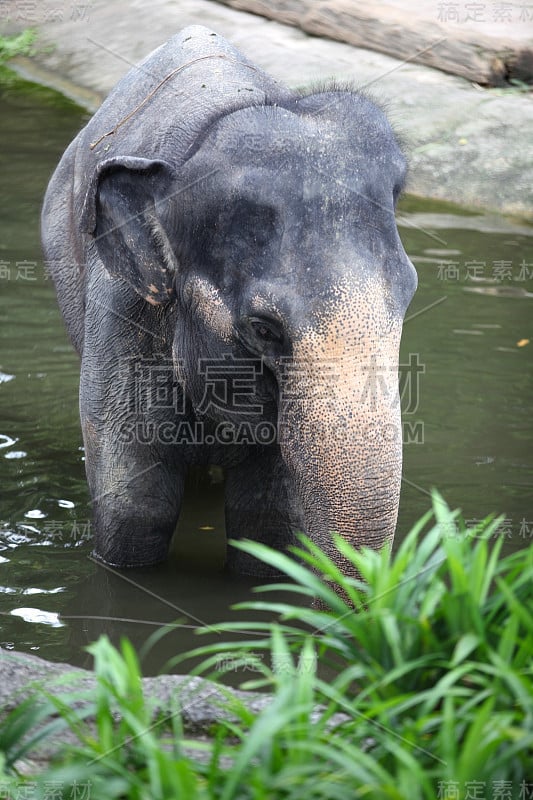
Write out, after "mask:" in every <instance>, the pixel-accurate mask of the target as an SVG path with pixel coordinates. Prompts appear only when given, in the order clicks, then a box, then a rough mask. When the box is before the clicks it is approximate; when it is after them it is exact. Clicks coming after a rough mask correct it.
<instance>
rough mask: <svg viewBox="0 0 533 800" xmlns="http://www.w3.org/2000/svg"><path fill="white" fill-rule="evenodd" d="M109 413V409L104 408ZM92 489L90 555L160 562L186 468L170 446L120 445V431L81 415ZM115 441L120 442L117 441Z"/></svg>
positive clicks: (123, 562) (122, 562)
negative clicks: (178, 460)
mask: <svg viewBox="0 0 533 800" xmlns="http://www.w3.org/2000/svg"><path fill="white" fill-rule="evenodd" d="M107 412H108V414H109V415H110V416H112V415H113V410H112V409H109V408H108V410H107ZM82 428H83V434H84V441H85V458H86V471H87V479H88V482H89V488H90V493H91V506H92V519H93V523H92V525H93V534H94V553H93V554H94V556H95V557H96V558H98V559H99V560H101V561H104V562H105V563H107V564H111V565H113V566H116V567H138V566H147V565H150V564H156V563H158V562H160V561H163V560H164V559H165V558H166V557H167V554H168V549H169V546H170V541H171V538H172V535H173V533H174V530H175V527H176V524H177V520H178V516H179V512H180V507H181V501H182V496H183V488H184V470H183V469H179V468H178V467H177V465H176V463H175V460H176V459H175V455H174V453H173V452H172V450H173V448H171V447H156V448H154V447H153V446H151V445H149V444H142V443H140V442H137V441H128V442H127V446H123V445H122V446H121V444H120V437H121V436H123V435H124V433H123V432H121V431H120V430H118V431H117V430H116V429H112V430H109V428H108V429H107V430H102V426H101V425H99V424H97V423H96V424H95V419H94V417H91V416H90V415H87V414H83V415H82ZM117 440H118V441H117Z"/></svg>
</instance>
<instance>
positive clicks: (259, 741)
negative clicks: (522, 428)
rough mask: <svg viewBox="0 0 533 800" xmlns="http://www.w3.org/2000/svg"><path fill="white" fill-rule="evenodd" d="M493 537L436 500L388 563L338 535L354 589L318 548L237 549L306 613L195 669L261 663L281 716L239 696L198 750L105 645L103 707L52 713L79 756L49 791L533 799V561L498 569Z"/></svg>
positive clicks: (18, 733) (265, 607)
mask: <svg viewBox="0 0 533 800" xmlns="http://www.w3.org/2000/svg"><path fill="white" fill-rule="evenodd" d="M498 523H499V521H498V520H494V519H491V518H488V519H487V520H486V521H485V522H484V523H482V524H480V525H478V526H477V527H476V528H475V529H474V530H470V531H466V530H465V528H464V525H463V524H462V523H461V521H460V520H459V519H458V515H457V514H456V513H452V512H450V511H449V509H448V508H447V506H446V504H445V503H444V501H443V500H442V498H441V497H440V496H439V495H438V494H437V493H435V494H434V498H433V511H432V512H429V513H428V514H426V515H425V517H424V518H423V519H422V520H420V522H419V523H418V524H417V525H416V526H415V527H414V529H413V530H412V531H411V532H410V534H409V535H408V537H407V538H406V539H405V540H404V542H403V543H402V544H401V545H400V547H399V549H398V551H397V553H396V554H395V556H394V557H393V558H391V557H390V555H389V554H388V553H387V552H385V551H383V552H379V553H377V552H374V551H371V550H362V551H355V550H354V549H353V548H352V547H351V546H350V545H349V544H347V543H346V542H345V541H343V540H342V539H340V538H336V545H337V547H338V549H339V550H340V551H341V552H342V553H343V555H344V556H345V557H346V558H348V559H349V560H350V561H351V562H352V563H353V564H354V565H355V566H356V567H357V569H358V571H359V575H360V578H359V579H354V578H346V577H344V576H343V575H341V574H340V573H339V571H338V569H337V567H336V566H335V564H334V563H333V562H332V561H331V560H330V559H329V558H328V557H327V556H326V555H324V553H322V552H321V551H320V550H319V549H318V548H316V547H315V546H314V545H313V543H312V542H310V541H309V540H308V539H306V538H305V537H302V538H301V545H300V547H299V548H298V552H297V554H298V556H299V561H295V560H292V559H291V558H289V557H287V556H286V555H283V554H280V553H278V552H275V551H272V550H270V549H269V548H267V547H265V546H263V545H259V544H257V543H250V542H248V543H242V544H241V545H240V546H241V547H242V548H243V549H244V550H246V552H249V553H253V554H254V555H255V556H257V557H259V558H262V559H263V560H264V561H265V562H266V563H268V564H271V565H272V566H274V567H276V568H277V569H280V570H281V571H282V572H284V573H285V574H286V575H287V576H288V577H289V578H290V579H291V581H292V582H291V583H287V584H285V585H284V588H286V589H287V590H289V591H290V592H292V594H293V596H294V603H293V604H291V603H289V602H283V603H280V602H276V601H268V600H267V599H263V600H261V601H257V602H254V603H248V604H246V605H244V606H242V609H243V611H246V610H248V609H250V608H253V609H254V610H261V611H264V612H265V614H266V615H267V616H266V619H265V621H264V622H253V623H252V622H249V623H243V622H240V623H238V624H223V625H220V626H219V630H220V631H221V632H226V633H229V632H232V633H234V632H235V631H236V630H242V629H243V628H245V629H246V630H247V631H248V632H251V633H254V632H255V634H256V636H255V637H250V636H247V637H246V640H245V641H241V642H237V643H235V642H233V643H232V644H231V645H228V644H225V645H218V644H217V645H216V646H215V645H211V646H207V647H203V648H200V649H198V650H197V651H196V655H199V654H200V655H201V656H202V657H203V659H204V661H203V664H202V666H201V668H199V671H203V672H204V673H205V672H206V671H209V670H211V673H212V674H215V675H216V674H218V673H220V669H219V670H218V671H217V670H214V672H213V667H215V665H216V666H218V667H219V666H220V663H221V658H220V656H221V655H224V657H225V658H226V659H229V660H231V659H239V661H240V663H245V664H248V665H251V666H252V669H253V672H252V673H250V674H251V679H250V680H248V681H247V684H246V688H256V689H257V688H261V689H268V691H269V692H270V693H271V702H270V703H269V704H267V705H266V706H265V707H264V708H263V710H261V711H258V712H257V713H255V712H252V711H251V710H250V709H249V708H248V707H247V706H245V705H244V704H242V703H241V702H240V701H237V700H236V699H235V698H232V699H231V700H228V707H227V711H230V712H231V714H230V715H227V714H226V715H225V719H221V721H220V722H219V724H217V726H216V730H215V731H214V735H213V740H212V741H209V742H208V741H205V740H188V739H187V738H186V737H185V735H184V732H183V728H182V724H181V719H180V710H179V708H178V707H177V706H176V708H174V709H172V710H171V713H170V714H169V715H168V716H166V717H165V718H161V717H157V716H156V715H155V714H154V710H153V709H152V708H150V706H149V704H147V702H146V701H145V699H144V698H143V694H142V683H141V679H140V670H139V665H138V662H137V657H136V654H135V652H134V651H133V648H132V647H131V645H130V644H129V643H128V642H127V641H124V642H122V645H121V650H120V652H119V651H117V650H116V649H114V648H113V647H112V646H111V644H110V643H109V641H108V640H107V639H105V638H102V639H100V640H99V641H98V642H96V643H95V644H93V645H92V646H91V648H90V651H91V653H92V654H93V656H94V658H95V671H96V675H97V680H98V691H97V692H96V696H95V697H93V698H92V701H91V703H89V705H87V703H86V704H85V705H84V706H83V711H81V710H80V711H78V710H77V709H76V708H75V707H73V703H72V702H71V701H64V700H57V699H54V698H51V697H49V698H48V700H49V702H50V703H53V704H54V706H55V709H56V711H58V712H59V714H60V717H61V719H62V720H64V721H66V722H67V723H68V725H69V726H70V727H71V729H72V730H73V731H74V732H75V733H76V734H77V736H78V738H79V740H80V743H81V744H80V747H79V748H77V749H75V750H73V751H71V752H70V754H68V755H66V756H63V757H62V762H61V764H60V765H59V766H54V767H50V768H49V769H48V770H47V771H46V772H45V773H44V774H42V775H41V776H39V777H38V786H39V787H41V789H40V790H41V791H42V792H43V796H44V786H45V782H46V781H50V780H51V779H54V780H56V781H61V780H62V781H65V783H66V785H68V782H69V781H70V782H72V781H73V780H78V781H80V780H83V779H85V780H90V781H91V785H92V787H93V790H94V792H95V793H96V794H95V796H98V797H100V796H101V797H106V798H132V799H133V800H140V799H141V798H143V799H144V798H150V800H159V798H161V799H162V798H170V797H172V798H182V797H183V798H191V800H196V799H197V798H198V800H204V798H216V799H217V800H247V799H248V798H254V799H255V798H257V799H258V800H267V798H268V799H269V800H270V798H276V799H277V798H280V800H296V799H297V798H298V800H301V798H303V797H305V798H306V800H307V798H309V800H312V799H313V798H328V800H336V798H339V800H344V798H346V800H348V798H349V799H350V800H352V799H353V798H363V797H365V798H366V797H368V798H373V799H374V798H376V799H377V800H381V799H382V798H383V799H385V798H391V799H392V798H396V799H397V800H403V799H404V798H405V800H407V798H409V800H417V798H421V800H422V799H423V800H426V798H427V799H428V800H429V799H430V798H431V800H434V798H435V797H438V796H440V797H446V794H444V793H443V792H444V791H445V787H446V786H447V785H448V784H447V782H449V785H450V786H451V785H452V784H453V787H454V792H455V793H454V795H453V796H454V798H458V800H462V798H466V797H467V796H468V792H469V786H471V785H473V784H474V783H475V782H478V783H479V782H481V783H483V785H484V786H485V787H486V792H487V797H488V796H490V794H489V790H490V787H491V786H496V785H498V786H503V785H504V784H505V787H506V795H505V797H506V798H507V797H513V798H515V797H516V798H519V797H521V798H524V797H527V796H529V795H528V794H525V793H524V792H527V791H529V792H531V791H532V790H533V785H532V784H531V783H529V784H527V781H531V780H533V776H532V772H531V765H532V764H533V724H532V722H533V679H532V678H533V675H532V660H531V656H532V653H533V604H532V597H531V589H530V586H531V579H532V577H533V547H530V548H529V549H524V550H522V551H520V552H517V553H514V554H512V555H510V556H506V557H501V545H502V541H501V539H495V538H494V534H495V532H496V530H497V527H498ZM279 588H280V586H279V584H275V585H272V586H267V587H263V588H262V589H261V591H262V592H263V593H264V594H266V595H267V596H268V592H270V591H272V590H274V589H276V590H279ZM309 598H314V600H315V605H309ZM302 600H304V601H305V604H304V605H302ZM273 620H274V621H273ZM190 655H191V654H187V656H186V657H190ZM233 663H235V662H233ZM24 713H29V712H28V711H26V712H24V711H23V712H21V713H18V711H17V712H14V716H12V717H11V718H9V719H8V721H7V723H4V725H6V724H7V728H4V731H7V732H8V735H7V737H6V735H5V734H4V735H3V738H2V739H1V740H0V744H1V746H2V749H3V750H4V752H5V753H6V758H5V762H4V765H5V769H6V770H8V771H9V770H12V769H13V767H14V766H15V760H14V759H15V756H17V757H19V756H18V753H20V747H19V745H18V742H19V743H20V740H21V739H22V738H23V736H22V734H23V733H24V730H23V729H25V726H27V728H28V729H29V728H32V727H33V725H34V723H35V722H36V720H33V719H32V718H31V714H30V715H29V716H28V717H24ZM17 714H18V716H17ZM88 714H91V716H92V717H93V718H94V729H90V728H88V727H87V724H86V721H85V720H86V717H87V715H88ZM17 726H18V727H17ZM27 732H28V731H27V730H26V732H25V735H26V736H27ZM6 742H7V746H6ZM502 782H503V783H502ZM443 787H444V789H443ZM524 787H525V788H524ZM528 787H529V788H528ZM39 796H40V795H39ZM65 796H68V795H67V794H65Z"/></svg>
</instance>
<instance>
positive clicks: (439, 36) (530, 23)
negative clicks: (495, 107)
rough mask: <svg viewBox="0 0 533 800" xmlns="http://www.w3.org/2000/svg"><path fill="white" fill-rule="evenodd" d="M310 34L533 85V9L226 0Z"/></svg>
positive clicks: (500, 81) (395, 1)
mask: <svg viewBox="0 0 533 800" xmlns="http://www.w3.org/2000/svg"><path fill="white" fill-rule="evenodd" d="M219 2H222V3H224V4H225V5H228V6H231V7H232V8H236V9H240V10H243V11H250V12H252V13H254V14H259V15H261V16H264V17H268V18H269V19H274V20H277V21H278V22H285V23H288V24H290V25H295V26H297V27H299V28H301V29H302V30H303V31H305V32H306V33H310V34H314V35H317V36H326V37H329V38H331V39H337V40H339V41H342V42H346V43H348V44H351V45H355V46H356V47H364V48H366V49H368V50H377V51H379V52H381V53H386V54H387V55H390V56H392V57H394V58H398V59H401V60H404V61H409V62H410V61H413V62H417V63H419V64H425V65H426V66H430V67H435V68H436V69H440V70H442V71H443V72H450V73H452V74H454V75H460V76H462V77H464V78H467V79H468V80H471V81H474V82H476V83H480V84H483V85H489V86H502V85H505V84H506V83H508V81H509V80H510V79H511V78H516V79H518V80H521V81H524V82H533V6H528V5H522V6H520V5H516V4H511V3H495V2H491V3H480V2H478V3H469V2H466V0H463V2H438V1H437V0H436V1H435V2H433V1H432V0H421V1H420V2H417V0H388V1H385V2H379V3H363V2H354V0H219Z"/></svg>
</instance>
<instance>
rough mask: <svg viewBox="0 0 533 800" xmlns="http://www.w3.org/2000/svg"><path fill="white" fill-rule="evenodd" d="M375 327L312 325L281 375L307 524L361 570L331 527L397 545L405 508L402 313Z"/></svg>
mask: <svg viewBox="0 0 533 800" xmlns="http://www.w3.org/2000/svg"><path fill="white" fill-rule="evenodd" d="M383 319H384V317H383ZM374 331H376V329H375V328H374ZM377 331H379V333H378V332H377ZM377 331H376V332H375V333H374V334H372V335H365V333H366V331H363V332H362V335H361V336H352V337H349V338H348V337H346V326H345V325H344V324H343V325H340V326H339V325H335V326H333V327H332V326H330V327H329V330H328V331H325V332H324V331H322V332H319V333H318V334H317V333H316V331H308V332H307V333H306V335H304V336H303V337H302V338H301V339H300V341H299V342H298V346H297V347H295V352H294V359H293V362H292V366H291V372H292V376H291V377H288V378H287V380H286V381H284V383H283V384H282V392H281V400H280V415H279V428H280V441H281V449H282V454H283V457H284V460H285V462H286V464H287V465H288V467H289V469H290V471H291V473H292V475H293V479H294V482H295V485H296V487H297V491H298V495H299V500H300V504H301V507H302V511H303V518H304V522H305V529H306V533H307V534H308V535H309V536H310V538H311V539H312V540H313V541H314V542H315V543H316V544H317V545H318V546H319V547H320V548H321V549H322V550H323V551H324V552H326V553H327V554H329V555H331V556H332V557H333V560H334V561H335V563H336V564H337V565H338V566H339V567H340V568H341V570H342V571H343V572H344V573H345V574H356V570H355V569H354V567H353V565H351V564H349V563H348V562H346V561H345V560H344V559H343V558H341V557H340V555H339V553H338V551H337V550H336V549H335V547H334V545H333V541H332V536H331V533H332V532H337V533H339V534H340V535H341V536H343V537H344V538H345V539H346V540H347V541H348V542H349V543H350V544H352V545H353V546H354V547H360V546H363V545H364V546H368V547H372V548H375V549H377V548H380V547H382V546H383V545H384V544H387V543H388V544H392V540H393V537H394V531H395V527H396V520H397V515H398V506H399V498H400V482H401V470H402V434H401V413H400V402H399V392H398V352H399V343H400V336H401V320H397V321H393V323H392V324H391V323H390V321H388V324H387V325H379V327H378V328H377Z"/></svg>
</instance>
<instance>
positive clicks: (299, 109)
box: [42, 26, 416, 574]
mask: <svg viewBox="0 0 533 800" xmlns="http://www.w3.org/2000/svg"><path fill="white" fill-rule="evenodd" d="M165 79H166V80H165ZM162 81H164V82H163V83H161V82H162ZM126 117H127V119H126ZM118 123H121V124H120V125H119V124H118ZM113 129H114V132H113V133H109V132H110V131H111V130H113ZM104 134H108V135H107V136H105V135H104ZM95 143H96V144H95ZM404 175H405V161H404V158H403V156H402V154H401V152H400V149H399V147H398V144H397V141H396V139H395V137H394V135H393V133H392V131H391V129H390V127H389V124H388V122H387V120H386V118H385V116H384V115H383V113H382V112H381V111H380V110H379V109H378V108H377V107H376V106H375V105H373V103H371V102H370V101H369V100H368V99H367V98H365V97H364V96H362V95H360V94H358V93H356V92H354V91H351V90H349V89H339V88H330V89H327V88H326V89H323V90H321V91H316V92H312V93H308V94H305V93H297V92H292V91H289V90H288V89H286V88H284V87H282V86H280V85H279V84H277V83H276V82H275V81H274V80H273V79H272V78H270V77H269V76H268V75H266V74H264V73H263V72H262V71H261V70H259V69H258V68H256V67H255V66H253V65H252V64H251V63H250V62H249V61H247V60H246V59H245V58H244V57H243V56H242V55H241V54H240V53H238V52H237V51H236V50H234V49H233V48H232V47H231V46H230V45H229V44H228V43H227V42H225V41H224V40H223V39H221V38H220V37H219V36H217V35H216V34H214V33H212V32H210V31H208V30H206V29H205V28H203V27H199V26H195V27H191V28H187V29H186V30H184V31H182V32H181V33H180V34H179V35H177V36H175V37H174V38H172V39H171V40H170V41H169V42H168V43H167V44H166V45H164V46H162V47H161V48H159V49H158V50H156V51H155V52H154V53H152V54H151V55H150V56H148V58H147V59H146V60H145V61H144V62H142V64H140V65H139V66H138V67H136V68H134V69H132V70H131V71H130V72H129V73H128V74H127V75H126V77H125V78H124V79H123V80H122V81H121V82H120V83H119V84H118V86H117V87H116V88H115V90H114V91H113V92H112V93H111V95H110V96H109V97H108V98H107V100H106V101H105V102H104V104H103V105H102V107H101V108H100V110H99V111H98V112H97V114H95V116H94V117H93V118H92V119H91V121H90V122H89V124H88V125H87V126H86V127H85V128H84V129H83V130H82V131H81V133H80V134H79V135H78V136H77V138H76V139H75V140H74V142H73V143H72V144H71V145H70V147H69V148H68V150H67V151H66V153H65V155H64V156H63V158H62V160H61V162H60V164H59V166H58V168H57V170H56V172H55V174H54V176H53V177H52V180H51V182H50V185H49V187H48V191H47V194H46V199H45V203H44V209H43V216H42V238H43V246H44V251H45V257H46V259H47V260H48V261H49V269H50V272H51V274H52V276H53V278H54V281H55V285H56V288H57V295H58V298H59V304H60V306H61V310H62V313H63V316H64V319H65V322H66V326H67V329H68V331H69V334H70V337H71V340H72V342H73V344H74V346H75V348H76V350H77V351H78V352H79V354H80V356H81V385H80V413H81V422H82V428H83V435H84V442H85V453H86V468H87V477H88V481H89V486H90V491H91V496H92V505H93V512H94V520H93V530H94V533H95V541H94V552H95V554H96V556H97V557H98V558H99V559H101V560H102V561H104V562H107V563H109V564H112V565H115V566H118V567H128V566H140V565H148V564H153V563H156V562H158V561H161V560H162V559H164V558H165V557H166V555H167V551H168V546H169V543H170V539H171V536H172V534H173V531H174V529H175V525H176V522H177V519H178V515H179V513H180V506H181V501H182V495H183V486H184V480H185V477H186V473H187V470H188V469H189V467H190V466H191V465H198V464H200V465H205V464H218V465H221V466H222V467H223V468H224V470H225V475H226V488H225V498H226V500H225V502H226V526H227V534H228V537H230V538H236V539H238V538H243V537H245V538H250V539H255V540H259V541H264V542H267V543H269V544H271V545H272V546H275V547H278V548H280V549H283V548H285V547H286V546H287V545H288V544H290V543H291V542H292V541H293V536H294V531H296V530H302V529H303V530H305V531H306V532H307V533H308V535H309V536H311V537H312V539H313V541H314V542H316V544H318V545H319V546H320V547H321V548H322V549H323V550H324V551H326V552H329V553H334V552H335V550H334V548H333V545H332V541H331V531H338V532H339V533H340V534H341V535H342V536H343V537H345V538H346V540H347V541H348V542H350V543H351V544H352V545H354V546H356V547H357V546H361V545H367V546H370V547H374V548H377V547H380V546H382V545H383V544H384V543H386V542H389V543H390V542H391V541H392V537H393V535H394V529H395V524H396V517H397V510H398V502H399V490H400V477H401V444H402V443H401V426H400V411H399V402H398V375H397V370H398V350H399V343H400V336H401V328H402V321H403V317H404V314H405V311H406V308H407V306H408V304H409V302H410V300H411V298H412V296H413V293H414V291H415V288H416V273H415V270H414V268H413V266H412V264H411V263H410V261H409V259H408V258H407V256H406V254H405V252H404V249H403V247H402V244H401V242H400V238H399V236H398V231H397V228H396V224H395V219H394V204H395V201H396V199H397V196H398V194H399V192H400V191H401V188H402V184H403V181H404ZM225 354H226V355H227V354H231V355H232V356H233V357H234V358H237V359H243V358H244V359H248V360H250V359H255V361H254V362H253V363H255V365H256V366H257V364H258V363H260V364H262V372H261V374H259V375H257V376H256V378H255V380H254V381H253V385H252V384H250V383H249V382H248V383H246V381H245V384H244V385H245V388H242V385H241V389H242V391H240V394H239V395H238V397H237V396H235V397H233V396H232V400H234V401H235V402H232V403H230V402H227V403H226V404H224V403H216V402H211V403H210V402H208V401H207V402H206V397H207V398H208V400H209V398H211V399H213V398H212V390H213V385H211V386H210V387H207V382H208V380H209V378H208V373H205V370H204V374H202V369H201V368H199V363H200V360H201V359H211V360H212V362H213V363H215V364H216V363H217V359H218V360H219V359H221V358H222V357H223V356H224V355H225ZM259 359H260V361H258V360H259ZM201 363H203V364H205V363H206V362H201ZM249 363H250V362H249ZM147 365H148V366H150V365H151V366H152V367H153V366H154V365H155V366H157V365H160V366H161V370H160V372H159V373H157V375H156V373H154V372H152V373H151V375H152V378H150V380H152V379H153V380H154V381H156V383H157V387H159V389H160V390H161V392H162V394H160V395H158V397H166V398H168V397H171V398H172V402H159V401H157V402H156V401H154V400H153V398H152V400H153V401H152V402H151V403H150V402H148V401H147V399H146V397H145V395H143V394H142V392H141V397H140V399H139V386H140V385H141V386H142V385H144V384H143V383H142V380H141V381H140V380H139V376H140V375H141V373H142V370H143V369H146V366H147ZM169 365H171V366H170V368H169ZM172 365H173V366H172ZM154 375H156V377H154ZM228 387H229V388H228ZM250 387H251V388H250ZM206 388H208V389H209V391H207V393H206ZM214 389H215V390H216V393H217V394H218V396H219V397H220V394H221V391H222V390H221V387H220V384H218V385H214ZM222 389H223V387H222ZM226 389H227V391H228V393H229V394H231V384H226ZM210 391H211V394H209V392H210ZM222 393H223V392H222ZM225 399H226V400H227V399H228V398H227V397H226V398H225ZM237 401H238V402H237ZM229 406H232V407H231V408H230V407H229ZM198 420H200V421H202V422H203V423H204V434H203V441H202V443H200V442H199V441H198V440H195V441H190V440H189V439H187V437H185V440H183V439H182V438H181V434H180V435H178V436H176V435H175V432H176V430H177V424H178V423H179V422H183V421H188V422H190V423H191V425H192V424H193V423H194V422H195V421H198ZM228 422H230V423H232V424H235V425H239V424H240V423H242V422H246V423H248V424H250V423H251V424H252V426H256V425H257V423H258V422H263V423H264V422H267V423H270V424H271V425H272V426H278V434H279V435H278V437H277V440H276V441H274V442H272V443H270V444H268V445H265V444H260V443H254V442H253V441H248V442H247V443H243V442H242V441H239V442H235V443H231V444H228V443H226V442H225V441H224V442H220V441H217V439H220V435H219V430H220V429H219V428H218V427H217V426H219V425H220V423H228ZM253 429H254V430H255V428H253ZM263 429H264V428H263ZM180 430H182V429H180ZM224 430H226V429H224ZM146 431H148V433H146ZM154 431H155V432H156V435H155V436H154ZM210 437H211V438H210ZM206 439H207V442H206ZM213 439H215V441H214V443H211V442H212V441H213ZM335 558H336V560H337V563H338V564H339V566H340V567H341V569H343V570H345V571H349V569H350V568H349V566H348V565H347V564H346V562H345V560H344V559H343V558H341V557H340V556H339V555H338V553H337V554H336V555H335ZM228 565H229V566H230V568H233V569H235V570H237V571H240V572H243V573H251V574H265V573H264V571H263V572H262V570H261V566H260V565H258V564H257V562H255V561H254V560H253V559H251V558H250V557H248V556H245V555H244V554H243V553H241V552H239V551H238V550H237V549H236V548H232V547H230V548H229V549H228Z"/></svg>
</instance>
